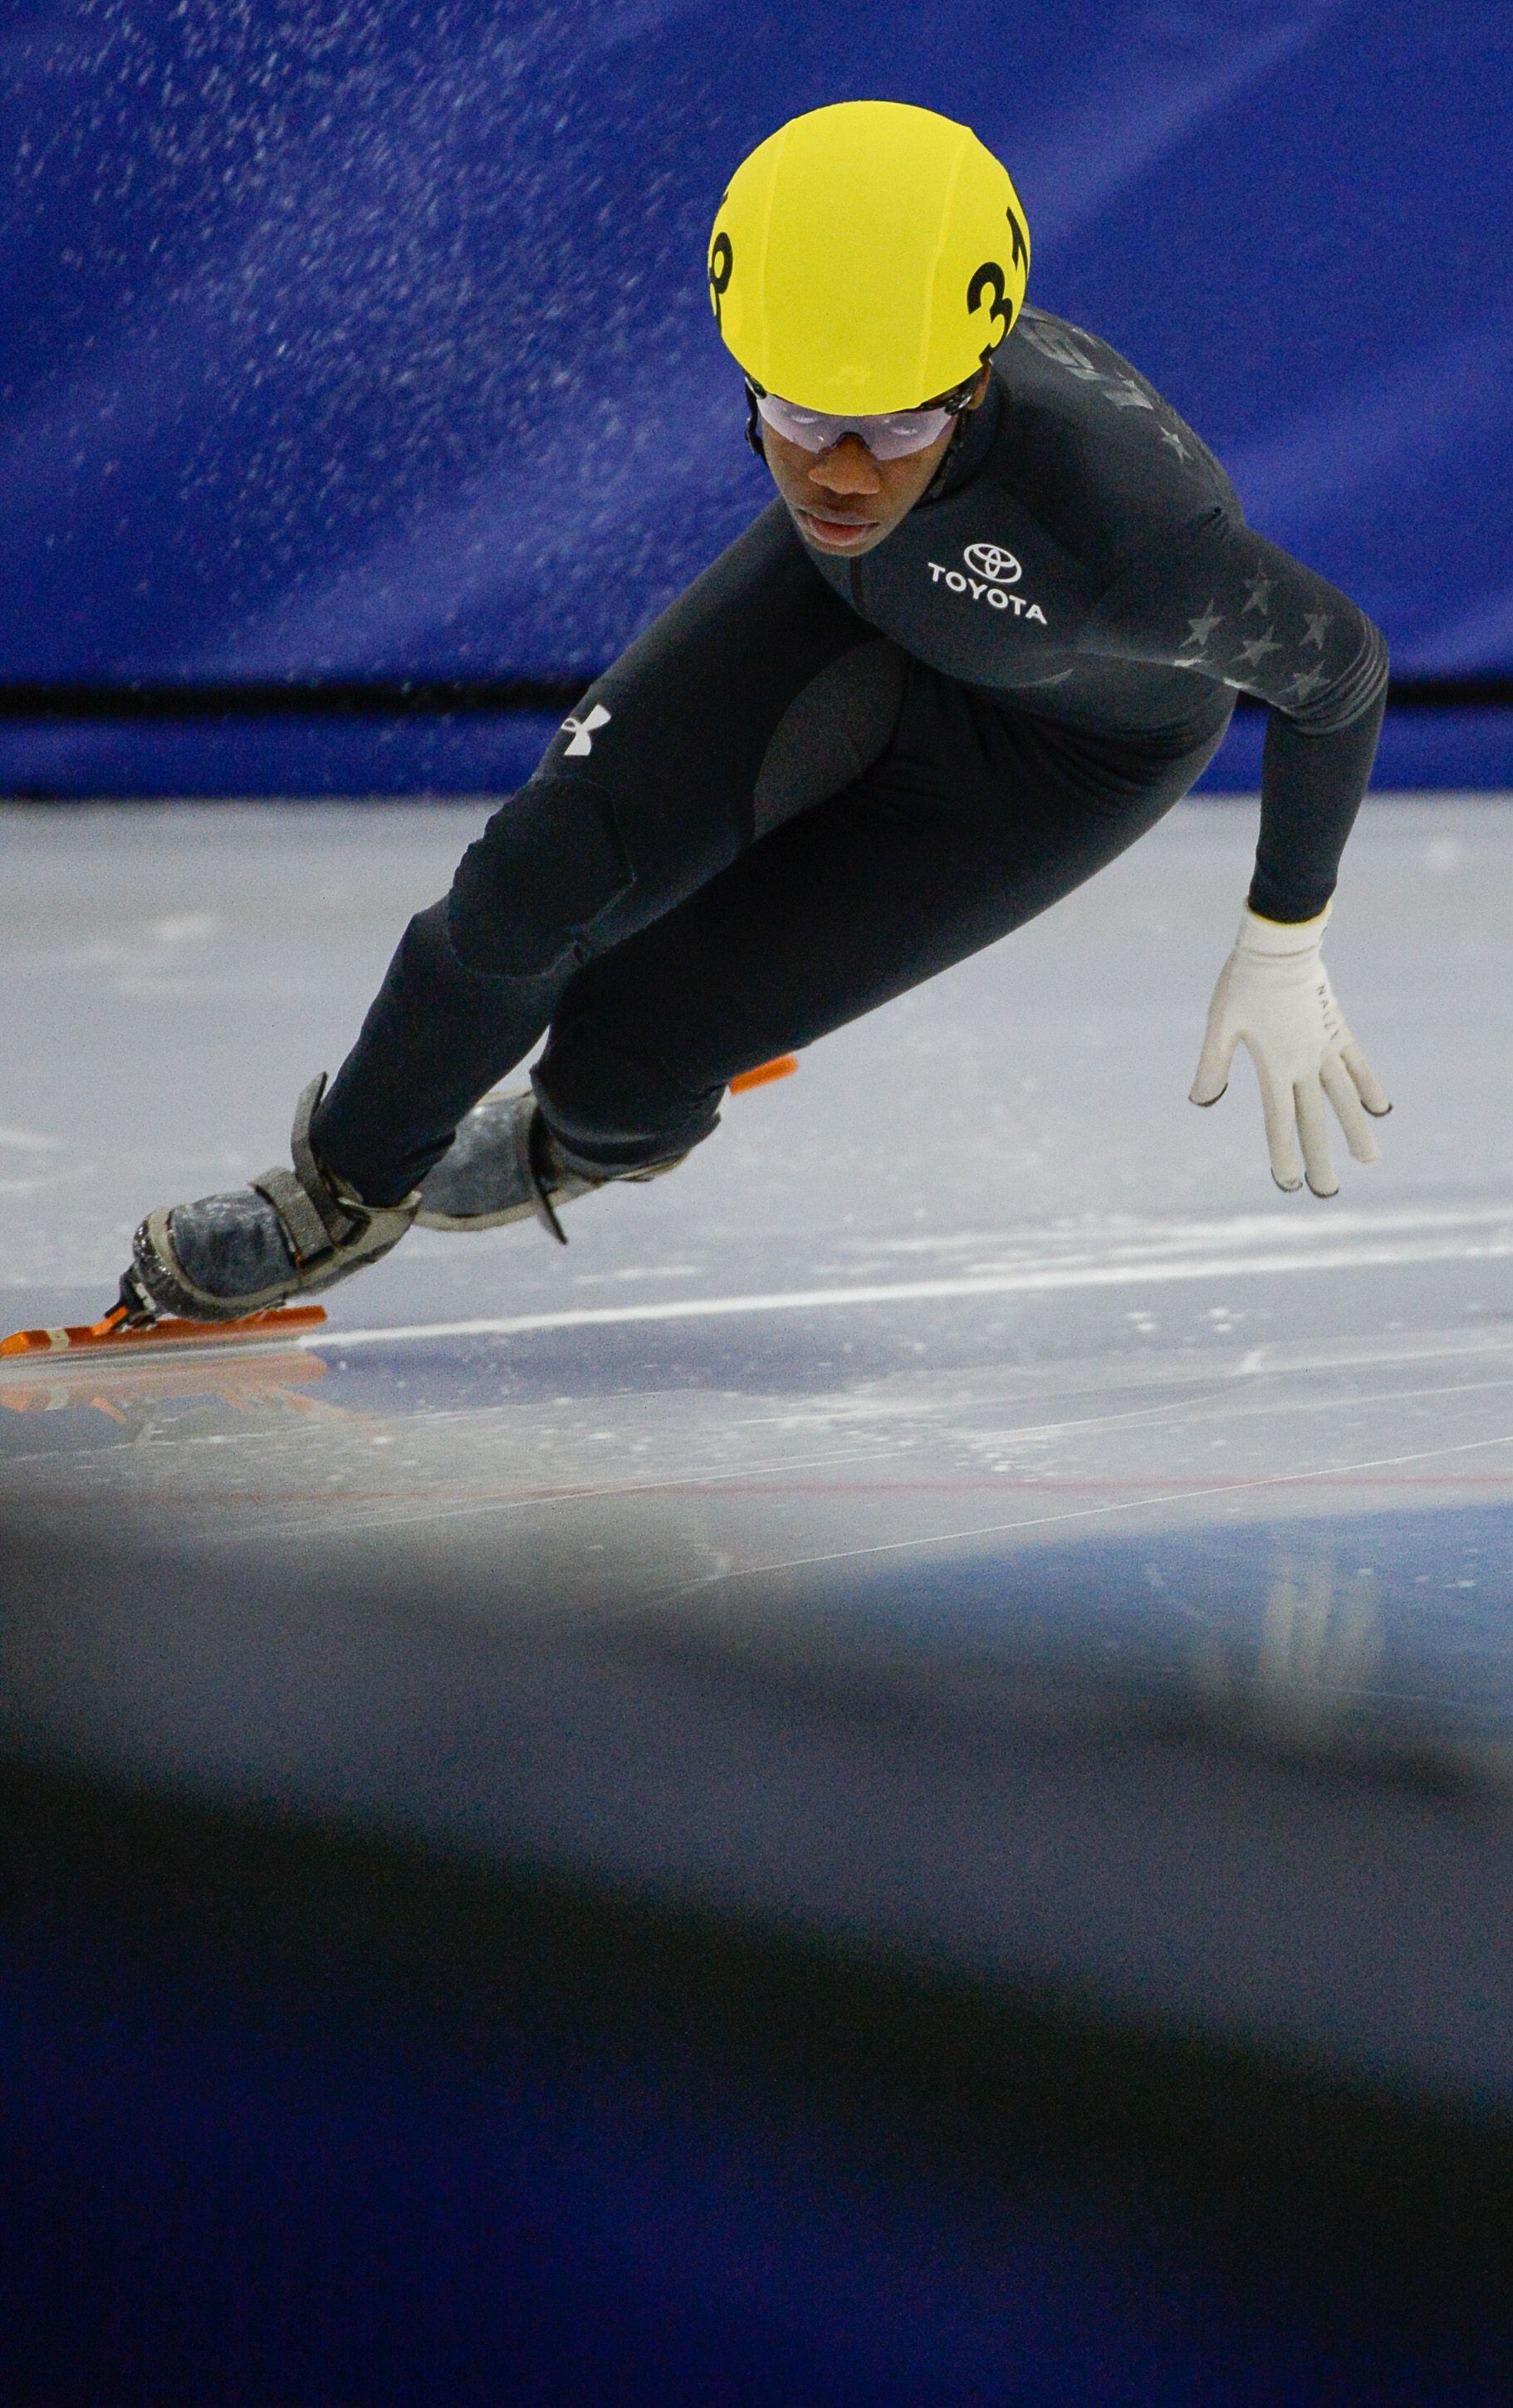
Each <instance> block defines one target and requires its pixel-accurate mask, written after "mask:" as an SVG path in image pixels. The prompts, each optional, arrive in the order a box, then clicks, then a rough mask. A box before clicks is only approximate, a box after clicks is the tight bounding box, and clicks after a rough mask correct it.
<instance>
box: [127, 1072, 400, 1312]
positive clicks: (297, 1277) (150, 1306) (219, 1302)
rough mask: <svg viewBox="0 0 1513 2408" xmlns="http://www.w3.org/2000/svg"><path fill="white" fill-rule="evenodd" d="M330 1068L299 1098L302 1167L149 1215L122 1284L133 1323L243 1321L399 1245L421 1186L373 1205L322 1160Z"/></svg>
mask: <svg viewBox="0 0 1513 2408" xmlns="http://www.w3.org/2000/svg"><path fill="white" fill-rule="evenodd" d="M324 1089H325V1079H324V1074H323V1075H322V1076H321V1077H320V1078H319V1079H314V1080H312V1081H311V1082H310V1085H309V1086H308V1087H307V1088H306V1089H305V1092H304V1094H303V1095H302V1096H301V1097H300V1098H299V1102H298V1105H297V1107H296V1109H295V1126H294V1137H293V1140H292V1147H293V1155H294V1168H293V1169H292V1170H288V1169H285V1168H284V1167H283V1166H282V1164H278V1165H276V1166H275V1168H273V1169H272V1170H265V1171H264V1172H263V1173H262V1175H261V1176H260V1177H259V1178H257V1179H254V1180H252V1183H251V1184H250V1185H248V1186H246V1187H238V1188H237V1189H236V1190H235V1191H234V1192H233V1193H231V1194H229V1195H225V1196H206V1197H201V1199H200V1200H199V1202H198V1203H195V1204H175V1205H173V1206H171V1207H164V1208H162V1209H160V1210H159V1211H156V1212H150V1213H149V1214H148V1216H147V1218H146V1220H145V1221H144V1222H143V1223H142V1225H141V1227H140V1228H139V1229H138V1230H137V1235H136V1237H135V1238H134V1239H133V1240H132V1264H131V1269H130V1270H128V1271H127V1272H126V1274H125V1277H124V1278H123V1279H122V1283H121V1302H122V1305H123V1306H124V1307H125V1311H126V1322H127V1326H131V1327H137V1328H140V1327H143V1326H147V1325H149V1324H151V1322H154V1321H156V1320H157V1319H158V1318H159V1317H160V1316H161V1315H163V1314H165V1313H172V1314H181V1315H182V1316H183V1317H184V1319H186V1320H189V1321H239V1320H241V1319H242V1318H243V1317H244V1316H245V1315H246V1314H248V1313H253V1312H267V1311H269V1310H270V1309H271V1308H272V1307H273V1306H275V1305H280V1304H283V1303H285V1302H286V1301H287V1300H288V1298H289V1297H295V1296H310V1295H314V1294H316V1293H318V1292H319V1291H320V1290H321V1289H323V1288H328V1287H334V1286H335V1285H336V1283H337V1282H338V1280H342V1279H345V1278H346V1277H347V1276H348V1274H349V1273H350V1272H352V1271H355V1270H361V1269H362V1268H363V1267H364V1265H365V1264H367V1263H376V1262H377V1261H378V1260H379V1259H380V1257H381V1256H382V1255H383V1254H388V1253H389V1252H390V1250H391V1248H393V1247H395V1246H396V1245H397V1244H398V1242H399V1240H400V1239H401V1238H402V1237H403V1236H404V1234H405V1232H406V1230H407V1229H408V1228H409V1227H410V1226H411V1222H412V1221H413V1220H414V1218H415V1211H416V1207H417V1206H418V1204H419V1202H420V1190H419V1189H418V1188H416V1189H414V1190H413V1191H412V1192H411V1194H410V1195H409V1196H407V1197H404V1199H403V1201H402V1202H400V1203H398V1204H393V1205H368V1204H365V1203H364V1202H363V1200H362V1198H361V1197H359V1196H357V1195H355V1194H354V1193H353V1190H352V1189H351V1188H350V1187H348V1186H347V1185H346V1184H345V1183H344V1182H343V1181H341V1180H339V1179H338V1178H336V1177H335V1176H334V1175H333V1173H331V1172H330V1171H328V1170H326V1169H325V1168H324V1166H323V1165H322V1164H321V1163H320V1162H319V1161H318V1160H317V1158H316V1155H315V1153H314V1150H313V1148H312V1147H311V1144H310V1116H311V1114H312V1113H313V1112H314V1111H315V1108H316V1106H317V1104H318V1103H319V1102H320V1100H321V1097H322V1095H323V1094H324Z"/></svg>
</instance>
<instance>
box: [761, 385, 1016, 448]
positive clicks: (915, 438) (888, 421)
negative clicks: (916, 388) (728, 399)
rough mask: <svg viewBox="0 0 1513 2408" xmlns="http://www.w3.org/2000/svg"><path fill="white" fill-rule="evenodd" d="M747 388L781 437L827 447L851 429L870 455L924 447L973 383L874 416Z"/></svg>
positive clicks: (764, 418) (960, 404)
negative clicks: (834, 413) (834, 412)
mask: <svg viewBox="0 0 1513 2408" xmlns="http://www.w3.org/2000/svg"><path fill="white" fill-rule="evenodd" d="M975 381H976V380H975V379H973V384H974V383H975ZM750 390H751V397H752V399H753V401H754V402H755V403H756V405H757V415H758V416H759V417H760V418H761V420H762V421H763V423H764V424H766V425H768V426H771V429H772V431H773V433H774V434H776V435H781V436H782V437H783V438H784V441H785V442H786V443H797V444H798V446H799V448H800V451H803V452H829V451H830V450H831V449H832V448H833V446H834V445H835V444H837V443H839V442H841V441H842V439H843V437H845V436H847V435H855V436H856V437H857V438H858V440H859V441H860V442H862V443H864V444H865V445H866V447H867V449H868V451H869V452H871V453H872V458H873V459H874V460H902V459H906V458H907V456H908V454H909V453H910V452H924V451H927V450H928V449H929V445H930V444H931V443H934V442H936V441H937V440H938V439H939V437H941V436H943V435H944V433H945V430H946V428H947V427H948V426H949V425H950V423H951V421H952V420H953V418H956V417H958V415H959V414H960V412H961V411H962V410H963V409H965V408H966V406H967V403H968V402H969V401H970V400H971V398H972V393H973V385H972V384H968V385H964V386H963V387H961V389H960V390H959V391H958V392H957V393H950V394H944V396H943V398H942V399H941V400H940V401H936V402H929V403H927V404H926V405H925V406H924V408H923V409H889V410H886V411H884V412H883V413H882V414H881V415H880V416H878V417H873V418H832V417H829V415H828V414H827V413H826V412H825V411H824V410H819V409H800V408H799V405H798V403H797V402H792V401H780V400H779V399H778V396H777V394H774V393H758V392H757V389H756V387H755V386H752V387H751V389H750Z"/></svg>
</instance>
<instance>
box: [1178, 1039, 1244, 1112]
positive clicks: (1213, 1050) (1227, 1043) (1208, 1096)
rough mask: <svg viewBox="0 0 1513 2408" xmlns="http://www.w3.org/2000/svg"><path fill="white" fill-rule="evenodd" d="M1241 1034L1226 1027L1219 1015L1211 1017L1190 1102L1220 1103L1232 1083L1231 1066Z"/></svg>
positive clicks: (1190, 1091) (1190, 1093)
mask: <svg viewBox="0 0 1513 2408" xmlns="http://www.w3.org/2000/svg"><path fill="white" fill-rule="evenodd" d="M1239 1041H1240V1039H1239V1036H1238V1034H1237V1033H1236V1032H1235V1031H1234V1030H1232V1029H1230V1028H1226V1026H1225V1025H1224V1023H1223V1022H1222V1021H1221V1020H1218V1018H1211V1019H1210V1021H1209V1023H1208V1029H1207V1033H1206V1035H1205V1036H1204V1038H1203V1052H1202V1054H1200V1055H1199V1057H1198V1068H1197V1072H1196V1074H1195V1076H1194V1078H1193V1082H1192V1085H1191V1087H1190V1088H1189V1091H1188V1101H1189V1104H1217V1103H1218V1099H1219V1097H1220V1096H1221V1095H1222V1094H1223V1093H1224V1090H1225V1088H1226V1087H1227V1086H1228V1085H1229V1083H1230V1065H1231V1064H1232V1061H1233V1060H1234V1049H1235V1047H1236V1046H1237V1045H1238V1043H1239Z"/></svg>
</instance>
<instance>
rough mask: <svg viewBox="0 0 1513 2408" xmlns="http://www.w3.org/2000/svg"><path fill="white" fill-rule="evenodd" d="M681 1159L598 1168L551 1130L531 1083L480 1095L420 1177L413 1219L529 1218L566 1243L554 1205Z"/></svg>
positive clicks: (500, 1221) (459, 1225)
mask: <svg viewBox="0 0 1513 2408" xmlns="http://www.w3.org/2000/svg"><path fill="white" fill-rule="evenodd" d="M683 1160H684V1155H683V1154H672V1155H671V1156H670V1157H669V1159H668V1160H667V1161H666V1162H656V1163H652V1164H650V1165H649V1166H646V1167H644V1168H638V1169H635V1170H602V1169H597V1168H593V1167H592V1166H590V1165H589V1164H587V1163H584V1162H582V1161H580V1160H579V1159H578V1158H576V1157H575V1156H573V1155H572V1154H569V1153H568V1151H567V1149H566V1148H565V1147H564V1146H563V1145H562V1144H561V1143H560V1142H559V1140H557V1139H556V1138H555V1137H554V1136H553V1134H552V1132H551V1130H550V1129H549V1128H548V1127H547V1125H546V1122H545V1120H544V1119H543V1118H542V1115H541V1108H540V1105H539V1104H538V1102H537V1101H536V1098H535V1097H534V1096H533V1095H532V1094H531V1092H530V1090H529V1089H528V1088H520V1089H517V1090H516V1091H515V1092H514V1093H513V1094H512V1095H493V1096H485V1097H483V1102H482V1103H481V1104H475V1105H474V1106H473V1109H472V1111H470V1112H469V1113H468V1117H467V1119H466V1120H465V1121H464V1122H463V1123H462V1125H461V1126H460V1127H459V1129H458V1131H457V1134H456V1136H455V1137H454V1139H453V1140H452V1144H451V1147H450V1149H449V1150H448V1152H447V1153H445V1154H443V1155H442V1157H441V1159H440V1161H439V1163H438V1164H437V1166H436V1168H435V1169H434V1170H430V1171H427V1172H426V1174H425V1178H424V1179H423V1180H422V1182H421V1184H420V1191H419V1193H420V1210H419V1211H418V1212H417V1213H416V1215H415V1221H416V1224H417V1226H419V1227H420V1228H422V1229H500V1228H503V1227H504V1226H505V1224H506V1223H507V1222H510V1221H528V1220H530V1219H532V1218H533V1217H534V1218H535V1219H536V1220H538V1221H540V1224H541V1226H542V1227H543V1228H544V1229H547V1230H550V1232H551V1234H552V1236H553V1237H554V1238H555V1240H557V1243H558V1244H559V1245H563V1246H565V1245H566V1244H567V1242H568V1240H567V1236H566V1234H565V1232H564V1230H563V1226H562V1224H561V1222H560V1221H559V1220H558V1218H557V1207H558V1206H559V1205H562V1204H570V1203H572V1202H573V1201H574V1199H575V1198H576V1197H580V1196H587V1195H588V1194H590V1193H591V1191H592V1190H593V1189H594V1188H596V1187H607V1186H609V1185H611V1184H612V1183H614V1182H617V1181H619V1180H623V1179H634V1180H644V1179H659V1178H660V1177H661V1175H662V1173H663V1172H664V1171H665V1170H675V1169H676V1168H677V1166H678V1164H679V1163H680V1162H682V1161H683Z"/></svg>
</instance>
